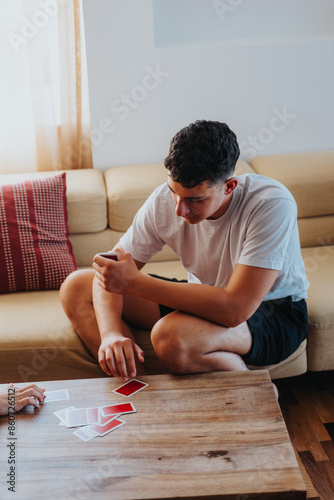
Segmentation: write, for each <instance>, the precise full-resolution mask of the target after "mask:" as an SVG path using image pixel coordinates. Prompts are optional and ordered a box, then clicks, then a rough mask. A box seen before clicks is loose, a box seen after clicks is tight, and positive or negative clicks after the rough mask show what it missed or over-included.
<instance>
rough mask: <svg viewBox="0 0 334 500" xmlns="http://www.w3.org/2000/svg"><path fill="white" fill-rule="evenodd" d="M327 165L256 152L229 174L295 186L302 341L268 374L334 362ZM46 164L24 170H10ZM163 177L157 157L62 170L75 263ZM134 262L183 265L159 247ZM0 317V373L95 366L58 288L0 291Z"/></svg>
mask: <svg viewBox="0 0 334 500" xmlns="http://www.w3.org/2000/svg"><path fill="white" fill-rule="evenodd" d="M333 167H334V153H333V152H323V153H309V154H296V155H278V156H267V157H258V158H255V159H253V160H252V161H251V163H250V164H248V163H246V162H245V161H243V160H240V161H239V162H238V166H237V171H236V173H237V174H242V173H245V172H252V171H254V172H256V173H259V174H264V175H268V176H270V177H273V178H276V179H278V180H280V181H281V182H283V183H284V184H285V185H286V186H287V187H288V188H289V189H290V190H291V192H292V193H293V195H294V196H295V198H296V201H297V204H298V207H299V220H298V222H299V228H300V238H301V244H302V247H303V249H302V252H303V257H304V259H305V266H306V271H307V275H308V278H309V280H310V282H311V286H310V290H309V298H308V307H309V317H310V332H309V338H308V341H307V345H306V341H305V342H304V343H303V344H302V345H301V347H300V348H299V349H298V351H297V352H296V353H295V354H294V355H292V356H291V357H290V358H288V359H287V360H285V361H283V362H282V363H280V364H279V365H276V366H272V367H269V371H270V373H271V376H272V378H281V377H288V376H294V375H299V374H302V373H304V372H305V371H306V370H307V368H309V369H310V370H316V371H318V370H332V369H334V356H333V353H334V311H333V307H332V306H331V302H332V296H333V292H334V285H333V277H334V196H333V192H334V168H333ZM55 174H57V172H44V173H39V174H25V175H23V176H21V177H20V180H21V179H22V178H32V177H38V176H46V175H55ZM165 179H166V170H165V168H164V167H163V165H162V164H151V165H131V166H122V167H115V168H111V169H109V170H107V171H105V172H101V171H98V170H81V171H68V172H67V208H68V218H69V227H70V239H71V242H72V245H73V251H74V255H75V257H76V262H77V265H78V267H87V266H90V265H91V262H92V258H93V256H94V255H95V253H97V252H99V251H105V250H108V249H111V248H112V247H113V246H114V244H115V243H116V242H117V241H118V239H119V237H120V236H121V235H122V234H123V233H124V231H125V230H126V229H127V228H128V227H129V225H130V224H131V222H132V219H133V216H134V214H135V213H136V211H137V210H138V208H139V207H140V206H141V205H142V203H143V202H144V200H145V199H146V198H147V197H148V196H149V194H150V193H151V192H152V191H153V189H154V188H155V187H156V186H158V185H159V184H161V183H163V182H165ZM17 180H18V177H17V176H16V175H12V176H9V175H3V176H1V177H0V182H1V183H2V184H7V183H11V182H14V181H17ZM143 272H153V273H156V274H162V275H165V276H168V277H176V278H184V277H186V271H185V269H184V268H183V266H182V265H181V263H180V261H179V260H178V258H177V256H176V255H175V254H174V253H173V252H172V251H171V250H170V249H169V248H164V250H163V251H162V252H160V254H158V255H156V256H155V258H154V259H153V261H152V262H150V263H149V264H147V265H146V266H145V267H144V270H143ZM82 313H83V314H84V313H85V312H84V311H83V312H82ZM0 317H1V323H0V380H1V382H2V383H6V382H11V381H13V382H28V381H38V380H53V379H68V378H90V377H100V376H105V374H104V372H103V371H102V370H101V369H100V367H99V365H98V364H97V363H96V362H95V360H94V359H93V358H92V357H91V355H90V354H89V353H88V352H87V350H86V349H85V347H84V345H83V344H82V343H81V341H80V339H79V338H78V337H77V335H76V333H75V332H74V331H73V329H72V327H71V324H70V323H69V321H68V319H67V317H66V316H65V314H64V312H63V310H62V307H61V305H60V302H59V294H58V291H56V290H52V291H37V292H16V293H11V294H10V293H8V294H2V295H1V296H0ZM136 335H137V339H138V343H139V344H140V345H141V346H142V348H143V349H144V350H145V353H146V368H147V371H148V373H161V372H163V371H164V367H163V366H162V365H161V364H160V362H159V360H158V359H157V357H156V356H155V353H154V350H153V348H152V345H151V343H150V332H149V331H138V332H136ZM251 368H252V367H251Z"/></svg>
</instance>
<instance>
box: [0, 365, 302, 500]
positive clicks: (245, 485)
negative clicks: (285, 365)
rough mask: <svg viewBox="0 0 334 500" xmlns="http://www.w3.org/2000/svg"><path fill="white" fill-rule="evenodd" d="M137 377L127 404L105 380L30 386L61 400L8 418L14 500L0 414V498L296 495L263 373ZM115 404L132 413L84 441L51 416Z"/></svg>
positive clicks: (294, 467) (291, 459)
mask: <svg viewBox="0 0 334 500" xmlns="http://www.w3.org/2000/svg"><path fill="white" fill-rule="evenodd" d="M140 380H143V381H144V382H147V383H148V384H149V385H148V387H146V388H145V389H143V390H141V391H140V392H138V393H137V394H134V395H133V396H130V397H129V398H125V397H123V396H120V395H117V394H115V393H113V392H112V390H113V389H115V388H116V387H118V386H119V385H121V383H120V380H116V379H113V378H110V379H109V378H108V379H105V378H103V379H88V380H70V381H54V382H45V383H43V382H40V383H39V384H38V385H40V386H41V387H45V388H46V390H56V389H62V388H67V389H68V391H69V395H70V399H69V400H67V401H59V402H50V403H46V404H44V405H40V408H39V409H38V410H34V409H33V408H32V407H28V408H26V409H24V410H22V411H21V412H19V413H18V414H17V415H16V419H15V437H16V441H15V443H16V469H17V474H16V478H15V479H16V491H15V494H13V493H12V492H9V491H8V490H7V485H6V484H5V479H4V477H5V472H6V471H7V472H8V470H9V465H8V464H7V457H8V448H7V447H6V443H8V442H9V439H8V438H9V436H8V422H7V419H6V417H1V419H0V433H1V451H0V458H1V463H2V464H3V465H2V467H1V468H2V470H3V471H2V476H1V482H0V497H1V499H3V498H15V500H21V499H22V500H23V499H24V500H26V499H36V500H39V499H41V500H42V499H43V500H45V499H57V500H70V499H86V498H87V499H91V498H93V499H94V500H95V499H96V500H100V499H101V500H102V499H113V500H138V499H172V498H182V499H184V500H185V499H195V498H202V499H218V498H219V499H235V500H252V499H253V500H255V499H259V500H264V499H277V500H278V499H280V500H285V499H304V498H306V491H305V485H304V483H303V480H302V476H301V473H300V470H299V467H298V463H297V459H296V456H295V454H294V451H293V448H292V446H291V443H290V440H289V436H288V433H287V430H286V427H285V424H284V421H283V418H282V414H281V411H280V408H279V406H278V403H277V401H276V399H275V396H274V392H273V389H272V384H271V381H270V377H269V374H268V372H266V371H257V372H247V373H246V372H237V373H236V372H234V373H211V374H199V375H189V376H173V375H153V376H142V377H140ZM3 387H4V386H2V387H1V388H3ZM125 401H132V402H133V404H134V406H135V408H136V410H137V412H136V413H133V414H127V415H122V417H121V418H122V419H123V420H125V421H126V424H125V425H123V426H122V427H120V428H119V429H117V430H115V431H114V432H111V433H110V434H108V435H107V436H104V437H96V438H94V439H92V440H91V441H88V442H83V441H81V440H80V439H79V438H78V437H77V436H75V435H74V434H73V430H74V429H68V428H66V427H63V426H60V425H59V420H58V419H57V418H56V416H55V415H54V414H53V412H54V411H57V410H60V409H62V408H66V407H68V406H75V407H77V408H82V407H93V406H104V405H107V404H111V403H117V402H125ZM7 472H6V473H7Z"/></svg>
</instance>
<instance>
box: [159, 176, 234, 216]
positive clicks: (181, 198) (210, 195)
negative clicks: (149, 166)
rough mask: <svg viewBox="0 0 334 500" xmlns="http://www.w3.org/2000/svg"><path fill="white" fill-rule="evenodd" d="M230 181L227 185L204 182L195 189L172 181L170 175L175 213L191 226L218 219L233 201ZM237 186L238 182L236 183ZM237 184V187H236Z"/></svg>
mask: <svg viewBox="0 0 334 500" xmlns="http://www.w3.org/2000/svg"><path fill="white" fill-rule="evenodd" d="M230 181H232V182H233V179H230V180H228V181H227V182H226V183H225V184H224V183H218V184H213V185H212V184H211V183H210V182H209V181H204V182H202V183H201V184H198V185H197V186H194V187H193V188H184V187H183V186H182V185H181V184H180V183H179V182H175V181H173V180H172V178H171V177H170V175H168V181H167V184H168V187H169V189H170V190H171V193H172V196H173V199H174V202H175V205H176V207H175V213H176V215H177V216H178V217H183V219H184V220H185V221H186V222H188V223H189V224H198V223H199V222H201V221H203V220H205V219H218V217H220V216H221V215H223V213H224V212H225V211H226V210H227V207H228V205H229V202H230V200H231V196H230V195H231V193H232V191H233V189H234V187H235V186H234V187H233V189H232V190H231V189H229V188H228V184H229V183H230ZM235 182H236V184H237V181H235ZM236 184H235V185H236Z"/></svg>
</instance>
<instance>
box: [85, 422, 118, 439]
mask: <svg viewBox="0 0 334 500" xmlns="http://www.w3.org/2000/svg"><path fill="white" fill-rule="evenodd" d="M124 424H125V422H124V420H121V419H120V418H113V419H112V420H110V421H109V422H107V423H106V424H104V425H99V424H95V425H90V426H89V427H88V430H89V431H90V432H92V433H94V434H97V435H98V436H105V435H106V434H108V432H111V431H114V430H115V429H117V428H118V427H120V426H121V425H124Z"/></svg>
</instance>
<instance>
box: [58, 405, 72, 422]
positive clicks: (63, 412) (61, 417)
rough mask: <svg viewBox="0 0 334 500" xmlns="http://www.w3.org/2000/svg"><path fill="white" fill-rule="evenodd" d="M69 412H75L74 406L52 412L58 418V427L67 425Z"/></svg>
mask: <svg viewBox="0 0 334 500" xmlns="http://www.w3.org/2000/svg"><path fill="white" fill-rule="evenodd" d="M70 410H75V406H69V407H68V408H63V409H62V410H58V411H54V412H53V413H54V415H56V417H58V418H59V420H60V424H59V425H67V418H66V415H67V412H68V411H70Z"/></svg>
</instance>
